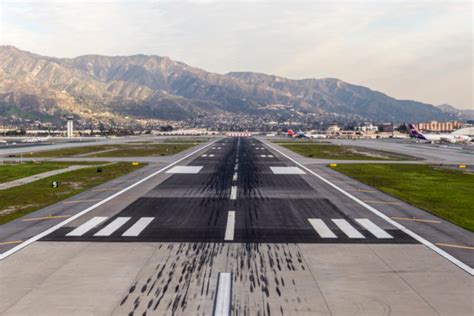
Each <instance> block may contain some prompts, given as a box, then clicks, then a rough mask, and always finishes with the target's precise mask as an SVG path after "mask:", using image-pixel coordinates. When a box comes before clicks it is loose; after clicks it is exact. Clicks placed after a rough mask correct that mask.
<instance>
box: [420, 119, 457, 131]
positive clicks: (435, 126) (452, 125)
mask: <svg viewBox="0 0 474 316" xmlns="http://www.w3.org/2000/svg"><path fill="white" fill-rule="evenodd" d="M414 125H415V127H416V128H417V129H418V130H420V131H424V132H452V131H455V130H457V129H460V128H462V127H463V126H464V123H462V122H457V121H454V122H437V121H431V122H428V123H416V124H414Z"/></svg>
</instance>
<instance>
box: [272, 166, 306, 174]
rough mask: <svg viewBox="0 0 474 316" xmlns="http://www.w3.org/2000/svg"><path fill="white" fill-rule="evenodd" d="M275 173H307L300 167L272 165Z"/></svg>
mask: <svg viewBox="0 0 474 316" xmlns="http://www.w3.org/2000/svg"><path fill="white" fill-rule="evenodd" d="M270 170H271V171H272V172H273V173H274V174H306V172H304V171H303V170H301V169H300V168H298V167H270Z"/></svg>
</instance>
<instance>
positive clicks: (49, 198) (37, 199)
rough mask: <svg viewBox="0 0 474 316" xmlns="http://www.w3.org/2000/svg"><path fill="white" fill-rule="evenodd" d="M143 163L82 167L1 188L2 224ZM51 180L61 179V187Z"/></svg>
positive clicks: (124, 172)
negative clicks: (53, 185) (99, 170)
mask: <svg viewBox="0 0 474 316" xmlns="http://www.w3.org/2000/svg"><path fill="white" fill-rule="evenodd" d="M142 166H143V165H142V164H140V165H139V166H132V164H130V163H125V162H123V163H116V164H111V165H106V166H103V167H101V168H102V172H97V169H96V168H94V167H91V168H85V169H79V170H75V171H70V172H66V173H62V174H59V175H55V176H51V177H48V178H45V179H41V180H38V181H35V182H32V183H29V184H25V185H21V186H17V187H13V188H10V189H7V190H2V191H0V224H4V223H7V222H9V221H12V220H14V219H16V218H19V217H22V216H24V215H26V214H29V213H31V212H34V211H36V210H38V209H41V208H43V207H46V206H48V205H51V204H54V203H56V202H59V201H61V200H64V199H67V198H68V197H71V196H73V195H76V194H78V193H81V192H83V191H85V190H88V189H90V188H92V187H95V186H97V185H99V184H102V183H104V182H107V181H109V180H112V179H114V178H117V177H120V176H122V175H124V174H127V173H129V172H131V171H134V170H137V169H138V168H141V167H142ZM52 181H59V182H60V186H59V188H52V187H51V182H52Z"/></svg>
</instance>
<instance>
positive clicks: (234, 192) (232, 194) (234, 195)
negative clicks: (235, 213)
mask: <svg viewBox="0 0 474 316" xmlns="http://www.w3.org/2000/svg"><path fill="white" fill-rule="evenodd" d="M230 199H231V200H236V199H237V186H235V185H233V186H232V188H230Z"/></svg>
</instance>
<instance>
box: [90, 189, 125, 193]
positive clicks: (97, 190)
mask: <svg viewBox="0 0 474 316" xmlns="http://www.w3.org/2000/svg"><path fill="white" fill-rule="evenodd" d="M120 189H122V188H104V189H95V190H92V192H102V191H113V190H120Z"/></svg>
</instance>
